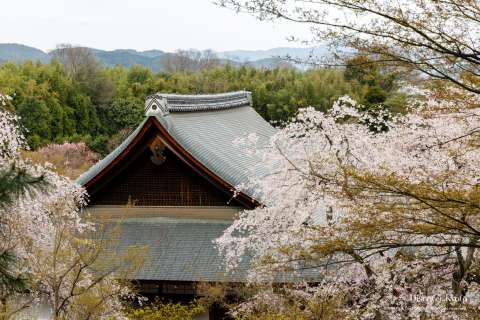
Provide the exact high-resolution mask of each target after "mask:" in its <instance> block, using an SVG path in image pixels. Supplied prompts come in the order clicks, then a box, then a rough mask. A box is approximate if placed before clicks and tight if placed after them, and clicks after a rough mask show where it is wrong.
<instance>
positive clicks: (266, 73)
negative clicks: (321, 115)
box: [0, 52, 401, 154]
mask: <svg viewBox="0 0 480 320" xmlns="http://www.w3.org/2000/svg"><path fill="white" fill-rule="evenodd" d="M174 62H175V63H177V65H175V66H174V68H171V70H172V71H171V72H169V73H166V72H161V73H153V72H152V71H151V70H150V69H148V68H145V67H140V66H134V67H131V68H124V67H105V66H101V65H100V64H98V63H97V62H96V61H95V59H94V58H93V56H92V55H89V53H88V52H74V54H72V52H70V53H69V54H65V55H61V56H59V59H55V60H52V61H51V62H50V63H48V64H41V63H32V62H25V63H22V64H14V63H6V64H3V65H1V66H0V92H1V93H4V94H8V95H10V96H11V97H12V100H11V101H9V106H8V107H9V108H10V109H11V110H14V111H15V112H16V113H17V114H18V115H19V116H21V119H22V120H21V121H22V124H23V126H24V127H25V128H26V129H27V130H28V131H27V133H26V135H27V138H28V143H29V145H30V146H31V147H32V148H33V149H37V148H39V147H42V146H45V145H47V144H49V143H63V142H65V141H69V142H79V141H83V142H85V143H86V144H87V145H88V146H89V147H90V148H91V149H93V150H95V151H96V152H99V153H101V154H105V153H107V152H108V151H109V150H111V149H112V148H113V147H114V146H115V145H116V144H117V143H118V142H119V141H121V140H122V139H123V138H124V137H125V135H126V134H128V132H129V130H131V129H132V128H134V127H135V126H136V125H137V124H138V123H139V122H140V121H141V119H142V118H143V103H144V98H145V96H147V95H149V94H151V93H154V92H177V93H215V92H225V91H232V90H243V89H246V90H250V91H252V93H253V99H254V101H253V102H254V106H255V108H256V110H257V111H258V112H259V113H260V114H261V115H262V116H263V117H264V118H265V119H267V120H268V121H274V122H282V121H286V120H288V119H289V118H290V117H292V116H293V115H294V114H295V113H296V111H297V110H298V108H301V107H306V106H314V107H315V108H317V109H318V110H326V109H327V108H329V107H330V106H331V105H332V102H333V101H334V100H336V99H337V98H338V97H339V96H341V95H345V94H348V95H351V96H352V97H354V98H355V99H358V100H359V101H362V102H365V103H367V104H368V103H371V104H375V103H379V102H385V103H386V104H387V105H390V106H392V107H395V106H396V105H398V99H399V98H401V97H399V95H398V94H395V93H394V92H395V89H396V88H395V85H394V80H396V78H397V76H396V75H395V74H386V75H381V74H380V73H379V71H378V70H376V69H375V70H373V69H372V70H366V69H362V70H357V69H355V68H347V72H344V71H343V70H340V69H315V70H310V71H305V72H302V71H298V70H294V69H291V68H277V69H272V70H268V69H256V68H253V67H246V66H243V67H234V66H230V65H225V66H222V65H220V66H218V65H208V64H206V65H200V66H199V67H198V68H197V67H195V68H192V67H191V66H190V67H189V68H184V67H179V66H178V63H179V62H178V61H174ZM372 79H375V80H372ZM396 101H397V102H396Z"/></svg>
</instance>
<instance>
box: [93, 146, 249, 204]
mask: <svg viewBox="0 0 480 320" xmlns="http://www.w3.org/2000/svg"><path fill="white" fill-rule="evenodd" d="M151 155H152V152H151V151H150V149H148V148H147V149H146V150H145V151H143V152H142V153H141V154H140V155H139V156H138V157H137V158H136V159H135V160H134V161H132V162H131V163H130V164H129V165H128V167H127V168H125V169H124V170H122V172H120V173H119V174H118V175H117V176H115V177H114V178H113V179H112V180H110V181H109V182H108V183H107V184H105V185H104V186H102V187H101V188H100V189H99V190H97V191H95V192H94V194H92V195H91V198H90V205H125V204H127V203H128V201H129V199H130V200H131V201H132V202H133V203H134V204H135V205H138V206H229V205H233V206H240V204H238V203H237V202H236V201H235V200H233V201H231V202H230V200H231V196H230V195H228V194H226V193H225V192H223V191H222V190H220V189H218V188H217V187H216V186H214V185H213V184H211V183H210V182H209V181H208V180H206V179H205V178H204V177H202V176H200V175H199V174H198V173H197V172H195V171H194V170H193V169H191V168H190V167H189V166H188V165H186V164H185V163H184V162H183V161H181V160H180V159H179V158H177V157H176V156H175V154H173V153H172V152H171V151H170V150H168V149H165V151H164V152H163V155H164V156H165V157H166V160H165V162H164V163H163V164H160V165H156V164H154V163H153V162H152V161H151V159H150V157H151Z"/></svg>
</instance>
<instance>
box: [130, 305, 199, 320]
mask: <svg viewBox="0 0 480 320" xmlns="http://www.w3.org/2000/svg"><path fill="white" fill-rule="evenodd" d="M205 311H206V309H205V307H203V306H201V305H199V304H198V303H196V302H191V303H190V304H188V305H185V304H180V303H171V302H169V303H164V302H161V301H159V300H156V301H155V302H153V303H151V304H148V305H145V306H143V307H138V308H131V309H130V310H127V317H128V318H129V319H135V320H191V319H193V317H195V316H196V315H199V314H201V313H203V312H205Z"/></svg>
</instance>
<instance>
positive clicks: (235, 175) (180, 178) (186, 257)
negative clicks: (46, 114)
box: [77, 91, 276, 318]
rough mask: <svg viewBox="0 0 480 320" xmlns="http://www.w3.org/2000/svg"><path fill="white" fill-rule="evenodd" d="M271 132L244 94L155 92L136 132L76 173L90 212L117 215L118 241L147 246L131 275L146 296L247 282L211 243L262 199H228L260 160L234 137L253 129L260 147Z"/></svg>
mask: <svg viewBox="0 0 480 320" xmlns="http://www.w3.org/2000/svg"><path fill="white" fill-rule="evenodd" d="M275 131H276V130H275V129H274V128H273V127H272V126H271V125H270V124H269V123H268V122H266V121H265V120H264V119H263V118H262V117H261V116H260V115H259V114H258V113H257V112H255V110H254V109H253V107H252V98H251V94H250V92H247V91H239V92H231V93H225V94H213V95H177V94H161V93H159V94H154V95H151V96H149V97H147V98H146V102H145V119H144V120H143V121H142V122H141V123H140V124H139V126H138V127H137V128H136V130H134V131H133V132H132V133H131V134H130V136H129V137H128V138H127V139H126V140H125V141H123V143H122V144H120V145H119V146H118V147H117V148H116V149H115V150H114V151H112V152H111V153H110V154H109V155H107V156H106V157H105V158H104V159H103V160H101V161H100V162H98V163H97V164H95V165H94V166H93V167H91V168H90V169H89V170H88V171H87V172H85V173H84V174H83V175H82V176H81V177H80V178H79V179H78V180H77V182H78V183H79V184H81V185H82V186H84V187H85V189H86V190H87V192H88V194H89V197H90V202H89V207H88V208H87V210H89V211H90V212H93V213H94V214H97V215H99V216H104V217H109V218H113V219H114V218H115V217H118V218H120V217H121V218H122V219H123V220H122V221H123V222H122V227H121V230H122V231H121V236H120V239H119V242H120V243H119V247H120V248H127V247H128V246H132V245H148V248H149V259H147V261H146V263H145V265H144V266H143V267H142V268H141V270H139V271H138V273H137V275H136V278H137V279H136V280H138V282H139V283H140V284H141V291H142V293H143V294H146V295H150V296H160V297H164V298H167V299H171V300H188V299H191V298H192V297H193V296H195V290H196V284H197V283H198V282H238V281H242V280H243V279H244V276H245V271H246V270H243V268H242V267H240V268H239V270H236V272H235V273H234V274H227V273H226V272H225V265H224V263H223V259H222V257H221V256H220V255H219V253H218V252H217V250H216V248H215V247H214V244H213V242H212V241H213V240H214V239H216V238H217V237H219V236H220V235H221V234H222V233H223V231H224V230H225V229H226V228H227V227H228V226H229V225H230V224H231V223H232V221H233V219H234V217H235V215H236V214H237V213H238V212H239V211H240V210H243V209H252V208H254V207H256V206H258V205H260V203H259V202H258V201H257V200H255V199H254V198H253V193H252V192H250V191H245V192H241V193H239V194H237V195H236V196H235V197H234V189H235V186H238V185H239V184H241V183H244V182H246V181H247V180H248V179H249V178H250V174H251V170H250V169H251V168H253V167H254V164H255V162H256V160H255V159H253V158H252V157H250V156H248V155H247V154H246V153H247V151H246V149H245V147H242V146H240V145H238V144H235V143H234V140H235V139H237V138H239V137H243V136H245V135H247V134H251V133H255V134H256V135H257V137H258V139H259V141H258V143H259V145H262V144H266V143H267V142H268V140H269V138H270V137H271V136H272V135H273V134H274V133H275ZM255 174H256V175H262V174H264V172H256V173H255ZM128 203H130V204H133V206H129V207H128V210H126V205H127V204H128ZM245 269H246V268H245ZM211 318H212V317H211Z"/></svg>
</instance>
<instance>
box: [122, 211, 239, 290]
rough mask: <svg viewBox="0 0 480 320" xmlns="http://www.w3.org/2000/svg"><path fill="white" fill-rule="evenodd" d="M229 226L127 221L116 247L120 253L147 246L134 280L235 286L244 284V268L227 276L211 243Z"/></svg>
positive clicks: (208, 221)
mask: <svg viewBox="0 0 480 320" xmlns="http://www.w3.org/2000/svg"><path fill="white" fill-rule="evenodd" d="M230 224H231V221H229V220H217V219H215V220H214V219H179V218H171V217H150V218H127V219H124V220H122V222H121V227H120V235H119V239H118V243H117V244H116V246H117V250H119V251H120V252H125V251H126V250H128V248H129V247H131V246H145V245H147V246H148V257H147V259H146V262H145V264H144V265H143V266H142V268H141V269H140V270H139V271H138V272H137V273H136V274H135V275H133V276H132V278H134V279H137V280H160V281H194V282H202V281H206V282H239V281H243V280H245V276H246V272H247V264H244V265H242V266H240V268H238V270H236V272H235V274H227V273H226V272H225V264H224V262H223V259H222V257H221V255H220V254H219V253H218V251H217V249H216V248H215V246H214V243H213V240H215V239H216V238H218V237H219V236H221V235H222V233H223V232H224V230H225V229H226V228H227V227H228V226H229V225H230Z"/></svg>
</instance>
